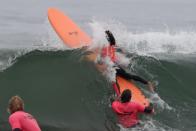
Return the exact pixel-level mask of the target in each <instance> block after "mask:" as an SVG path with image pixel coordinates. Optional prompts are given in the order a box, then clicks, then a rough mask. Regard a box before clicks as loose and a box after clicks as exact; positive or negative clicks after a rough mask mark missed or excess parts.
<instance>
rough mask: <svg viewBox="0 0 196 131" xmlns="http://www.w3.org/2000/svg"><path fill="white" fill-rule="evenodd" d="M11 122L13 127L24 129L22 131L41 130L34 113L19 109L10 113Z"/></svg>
mask: <svg viewBox="0 0 196 131" xmlns="http://www.w3.org/2000/svg"><path fill="white" fill-rule="evenodd" d="M9 122H10V124H11V126H12V129H17V128H18V129H22V131H41V130H40V128H39V126H38V124H37V121H36V120H35V119H34V117H33V116H32V115H30V114H29V113H26V112H24V111H17V112H15V113H13V114H11V115H10V117H9Z"/></svg>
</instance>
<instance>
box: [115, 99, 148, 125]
mask: <svg viewBox="0 0 196 131" xmlns="http://www.w3.org/2000/svg"><path fill="white" fill-rule="evenodd" d="M112 109H113V110H114V112H116V113H117V115H118V120H119V123H120V124H121V125H122V126H124V127H126V128H128V127H132V126H134V125H136V124H138V122H139V119H138V116H137V114H138V113H139V112H144V110H145V107H144V106H143V105H140V104H138V103H136V102H126V103H121V102H120V101H114V102H113V103H112Z"/></svg>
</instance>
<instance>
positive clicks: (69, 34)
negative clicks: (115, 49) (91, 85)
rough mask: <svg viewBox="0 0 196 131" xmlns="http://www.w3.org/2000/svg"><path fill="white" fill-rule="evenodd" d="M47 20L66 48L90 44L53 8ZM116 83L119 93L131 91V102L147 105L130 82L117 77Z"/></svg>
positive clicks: (94, 54)
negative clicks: (126, 90)
mask: <svg viewBox="0 0 196 131" xmlns="http://www.w3.org/2000/svg"><path fill="white" fill-rule="evenodd" d="M48 19H49V21H50V23H51V25H52V27H53V29H54V30H55V31H56V33H57V34H58V35H59V37H60V38H61V40H63V42H64V44H65V45H66V46H68V47H70V48H80V47H83V46H89V45H90V44H91V41H92V40H91V38H90V37H89V36H88V35H87V34H86V33H85V32H84V31H82V30H81V29H80V28H79V26H77V25H76V24H75V23H74V22H73V21H72V20H71V19H70V18H69V17H68V16H66V15H64V14H63V13H62V12H61V11H59V10H57V9H55V8H50V9H48ZM88 58H89V60H91V61H94V60H95V59H96V53H92V54H91V55H90V56H88ZM117 82H118V84H119V88H120V92H121V93H122V92H123V90H125V89H130V90H131V92H132V101H136V102H139V103H140V104H142V105H144V106H148V105H149V101H148V99H147V98H146V97H145V96H144V95H143V93H142V92H141V90H140V89H139V88H138V87H136V85H134V84H133V83H132V82H131V81H127V80H125V79H124V78H122V77H119V76H117Z"/></svg>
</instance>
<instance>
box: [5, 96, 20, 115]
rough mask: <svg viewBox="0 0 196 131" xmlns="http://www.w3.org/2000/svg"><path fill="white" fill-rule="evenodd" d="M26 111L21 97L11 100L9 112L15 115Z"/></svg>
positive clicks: (14, 97)
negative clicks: (17, 112)
mask: <svg viewBox="0 0 196 131" xmlns="http://www.w3.org/2000/svg"><path fill="white" fill-rule="evenodd" d="M23 110H24V101H23V100H22V98H20V97H19V96H13V97H12V98H10V100H9V104H8V112H9V113H11V114H12V113H14V112H16V111H23Z"/></svg>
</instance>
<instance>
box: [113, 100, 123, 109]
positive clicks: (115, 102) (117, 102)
mask: <svg viewBox="0 0 196 131" xmlns="http://www.w3.org/2000/svg"><path fill="white" fill-rule="evenodd" d="M120 104H121V102H120V101H118V100H115V101H113V102H112V107H116V106H119V105H120Z"/></svg>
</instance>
